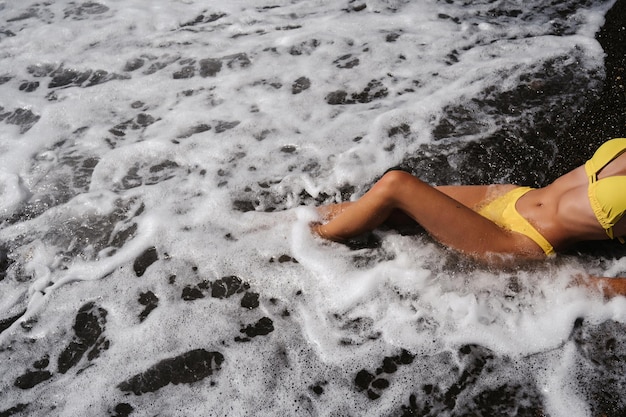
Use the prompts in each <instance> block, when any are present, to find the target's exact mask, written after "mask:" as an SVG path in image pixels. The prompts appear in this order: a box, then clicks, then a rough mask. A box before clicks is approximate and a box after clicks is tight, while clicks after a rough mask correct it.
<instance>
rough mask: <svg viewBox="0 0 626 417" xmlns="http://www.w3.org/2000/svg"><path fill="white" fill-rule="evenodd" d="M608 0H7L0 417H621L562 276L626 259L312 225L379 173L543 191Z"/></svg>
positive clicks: (608, 354)
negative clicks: (324, 209) (489, 264)
mask: <svg viewBox="0 0 626 417" xmlns="http://www.w3.org/2000/svg"><path fill="white" fill-rule="evenodd" d="M612 4H613V2H612V1H586V2H580V1H564V2H551V1H546V0H537V1H532V2H522V1H515V0H513V1H504V0H503V1H472V2H470V1H462V0H445V1H436V0H416V1H409V0H364V1H361V0H350V1H348V0H341V1H326V0H315V1H296V0H256V1H252V0H233V1H228V2H216V1H213V2H211V1H194V0H159V1H151V0H136V1H132V2H128V1H121V0H102V1H89V2H80V1H78V2H75V1H39V2H30V1H17V0H3V1H0V62H1V66H0V149H1V152H0V217H1V221H2V223H1V226H0V266H1V269H0V272H1V275H0V325H1V326H0V330H1V333H0V368H1V369H0V375H2V376H1V377H0V393H1V395H0V414H1V415H3V416H10V415H24V416H26V415H28V416H52V415H54V416H77V415H103V416H105V415H110V416H113V415H117V416H122V415H133V416H135V415H136V416H155V415H162V416H190V415H194V416H284V415H290V416H291V415H294V416H295V415H298V416H387V415H389V416H392V415H393V416H400V415H407V416H408V415H428V416H466V415H476V416H478V415H481V416H487V415H489V416H494V415H505V416H506V415H511V416H513V415H532V416H536V415H546V416H547V415H549V416H568V417H572V416H590V415H598V414H600V413H604V414H605V415H621V414H620V412H621V411H623V410H624V407H625V405H624V401H623V400H622V399H621V398H620V396H621V394H622V393H623V389H622V388H623V385H624V383H626V379H625V378H626V377H625V376H624V375H625V374H624V372H623V371H624V367H625V364H626V362H624V361H623V358H624V355H625V354H626V336H624V325H623V323H624V321H625V320H626V301H625V300H624V299H623V298H614V299H611V300H604V299H602V298H601V297H599V296H598V295H596V294H593V293H590V292H589V291H586V290H584V289H583V288H581V287H579V286H577V285H574V284H573V282H572V277H575V276H577V275H580V274H585V273H588V272H589V273H595V274H603V275H609V276H610V275H613V276H614V275H619V274H620V273H621V274H623V273H624V271H625V270H626V261H624V259H622V258H621V257H600V258H591V257H588V256H587V257H585V256H584V255H580V256H578V255H577V254H576V253H574V254H569V255H565V256H561V257H559V258H557V259H556V260H552V261H548V262H545V263H542V264H539V265H520V266H519V267H517V268H514V269H508V270H494V269H489V268H484V267H481V266H477V265H473V264H471V262H468V261H467V260H464V259H462V258H460V257H459V256H458V255H457V254H455V253H453V252H451V251H449V250H447V249H445V248H443V247H441V246H440V245H438V244H437V243H436V242H434V241H433V240H432V239H430V238H429V237H428V236H427V235H425V234H423V233H417V234H402V233H398V232H395V231H388V230H382V231H377V232H375V233H374V235H373V236H370V237H369V238H368V239H367V241H365V242H361V244H355V245H348V246H346V245H341V244H336V243H329V242H324V241H322V240H321V239H319V238H317V237H315V236H313V235H311V233H310V232H309V223H310V222H311V221H314V220H315V219H316V213H315V210H314V209H313V207H314V206H316V205H319V204H324V203H331V202H338V201H348V200H352V199H356V198H358V196H360V195H362V194H363V193H364V192H365V191H366V190H367V188H368V187H369V186H371V184H372V183H373V182H374V181H375V180H376V178H378V177H380V175H381V174H382V173H383V172H384V171H385V170H386V169H388V168H389V167H392V166H398V165H401V166H404V167H407V169H409V170H411V171H412V172H413V173H414V174H415V175H418V176H420V177H422V178H424V179H426V180H427V181H429V182H431V183H433V184H441V183H457V184H461V183H475V182H482V183H487V182H517V181H519V182H525V183H527V184H528V185H545V183H546V181H547V180H548V179H549V178H550V176H551V175H555V174H558V172H557V173H555V172H554V167H553V166H552V165H551V164H552V161H553V160H554V155H555V154H557V153H558V152H559V143H560V142H559V139H561V140H562V138H559V135H558V126H554V125H552V129H553V130H551V131H549V132H548V133H547V134H546V133H545V132H546V129H545V128H546V125H549V123H546V122H545V121H546V120H550V121H553V120H557V121H558V120H560V121H565V120H568V119H571V118H573V117H575V114H576V112H577V111H579V110H580V109H581V106H582V105H583V104H584V99H585V98H586V97H591V96H593V94H594V92H597V91H598V89H599V88H601V85H602V80H603V76H604V73H603V66H602V62H603V51H602V48H601V47H600V45H599V44H598V42H597V41H596V40H595V38H594V36H595V33H596V32H597V31H598V29H599V28H600V27H601V25H602V23H603V20H604V15H605V13H606V12H607V10H609V8H610V7H611V5H612ZM542 123H543V125H542ZM537 126H543V128H542V129H543V130H542V132H543V133H537V132H538V131H539V130H540V129H539V128H538V127H537ZM585 145H586V144H580V148H581V149H584V148H585ZM582 153H583V152H582V151H581V155H577V156H576V157H577V158H582V157H584V156H588V155H582Z"/></svg>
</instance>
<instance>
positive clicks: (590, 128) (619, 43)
mask: <svg viewBox="0 0 626 417" xmlns="http://www.w3.org/2000/svg"><path fill="white" fill-rule="evenodd" d="M596 39H598V41H599V42H600V44H601V45H602V49H604V52H605V53H606V57H605V60H604V66H605V71H606V79H605V83H604V87H603V89H602V91H601V92H600V94H599V96H598V97H589V102H588V104H587V106H586V107H585V110H584V111H583V112H582V113H580V114H576V115H574V118H573V120H572V124H571V125H570V126H568V127H567V129H566V134H565V135H564V137H563V138H562V141H563V144H562V147H560V149H561V151H560V153H559V157H558V161H559V164H560V165H562V167H563V168H566V169H567V168H568V167H572V166H576V165H578V164H579V163H583V162H584V161H585V160H586V159H587V158H588V157H589V156H591V155H592V154H593V151H594V150H595V149H596V148H597V146H598V145H599V144H601V143H602V142H604V141H606V140H608V139H611V138H615V137H624V136H626V87H625V86H626V80H625V79H624V77H626V0H618V1H617V2H616V3H615V5H614V6H613V7H612V8H611V10H610V11H609V12H608V13H607V14H606V21H605V23H604V26H603V27H602V29H601V30H600V31H599V32H598V33H597V35H596ZM568 161H569V162H568Z"/></svg>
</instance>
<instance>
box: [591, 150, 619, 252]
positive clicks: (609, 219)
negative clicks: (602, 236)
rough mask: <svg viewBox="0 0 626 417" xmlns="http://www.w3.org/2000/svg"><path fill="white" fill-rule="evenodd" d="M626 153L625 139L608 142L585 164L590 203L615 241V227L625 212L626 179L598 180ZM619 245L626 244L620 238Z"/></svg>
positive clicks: (609, 178)
mask: <svg viewBox="0 0 626 417" xmlns="http://www.w3.org/2000/svg"><path fill="white" fill-rule="evenodd" d="M624 152H626V139H625V138H619V139H611V140H610V141H608V142H605V143H604V144H602V146H600V147H599V148H598V150H597V151H596V153H594V154H593V156H592V157H591V159H590V160H588V161H587V162H586V163H585V172H586V173H587V177H589V190H588V194H589V202H590V203H591V208H592V209H593V213H594V214H595V215H596V218H597V219H598V222H600V224H601V225H602V227H603V228H604V230H606V234H607V235H608V236H609V237H610V238H611V239H614V238H615V235H614V234H613V226H615V225H616V224H617V222H619V221H620V219H621V218H622V216H623V215H624V212H626V176H624V175H615V176H612V177H606V178H602V179H600V180H599V179H598V173H599V172H600V171H601V170H602V169H603V168H604V167H605V166H607V165H608V164H609V163H611V162H612V161H613V160H614V159H615V158H617V157H618V156H620V155H621V154H623V153H624ZM618 239H619V241H620V242H622V243H624V239H623V238H622V237H621V236H620V237H618Z"/></svg>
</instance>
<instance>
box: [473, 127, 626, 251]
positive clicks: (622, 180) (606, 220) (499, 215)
mask: <svg viewBox="0 0 626 417" xmlns="http://www.w3.org/2000/svg"><path fill="white" fill-rule="evenodd" d="M624 152H626V138H619V139H612V140H610V141H608V142H605V143H604V144H603V145H602V146H600V147H599V148H598V150H597V151H596V152H595V153H594V155H593V157H591V159H590V160H588V161H587V162H586V163H585V172H586V173H587V176H588V177H589V189H588V195H589V202H590V203H591V208H592V209H593V212H594V214H595V216H596V218H597V219H598V222H599V223H600V225H602V228H604V230H606V234H607V235H608V236H609V237H610V238H611V239H613V238H615V236H614V234H613V227H614V226H615V225H616V224H617V222H619V221H620V219H621V218H622V217H623V216H624V213H625V212H626V176H625V175H616V176H611V177H607V178H602V179H600V180H598V173H599V172H600V171H601V170H602V169H603V168H604V167H605V166H607V165H608V164H609V163H611V161H613V160H614V159H615V158H617V157H618V156H620V155H621V154H623V153H624ZM530 190H532V188H530V187H519V188H514V189H513V190H511V191H509V192H508V193H506V194H504V195H502V196H500V197H498V198H496V199H495V200H493V201H491V202H490V203H488V204H487V205H485V206H484V207H482V208H481V209H480V210H479V211H478V213H479V214H480V215H482V216H483V217H486V218H488V219H489V220H491V221H492V222H494V223H495V224H497V225H498V226H500V227H502V228H503V229H506V230H511V231H513V232H518V233H521V234H523V235H525V236H528V237H529V238H530V239H532V240H533V241H534V242H535V243H537V245H539V246H540V247H541V249H543V251H544V252H545V254H546V255H553V254H554V253H555V252H554V248H553V247H552V245H551V244H550V242H548V240H547V239H546V238H545V237H543V235H542V234H541V233H539V232H538V231H537V229H535V227H534V226H533V225H532V224H530V223H529V222H528V220H526V219H525V218H524V217H522V215H521V214H519V212H518V211H517V209H516V208H515V204H516V203H517V200H519V199H520V198H521V197H522V196H523V195H524V194H526V193H527V192H529V191H530ZM618 239H619V240H620V242H622V243H624V239H623V238H622V237H618Z"/></svg>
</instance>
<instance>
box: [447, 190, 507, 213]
mask: <svg viewBox="0 0 626 417" xmlns="http://www.w3.org/2000/svg"><path fill="white" fill-rule="evenodd" d="M517 187H518V186H517V185H512V184H490V185H439V186H436V187H435V188H436V189H437V190H438V191H441V192H442V193H444V194H445V195H447V196H448V197H451V198H453V199H455V200H456V201H458V202H459V203H461V204H463V205H464V206H465V207H469V208H471V209H472V210H474V211H477V210H478V209H479V208H480V207H481V206H482V205H484V204H485V203H487V202H489V201H491V200H494V199H496V198H498V197H499V196H501V195H502V194H504V193H506V192H508V191H510V190H512V189H514V188H517Z"/></svg>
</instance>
